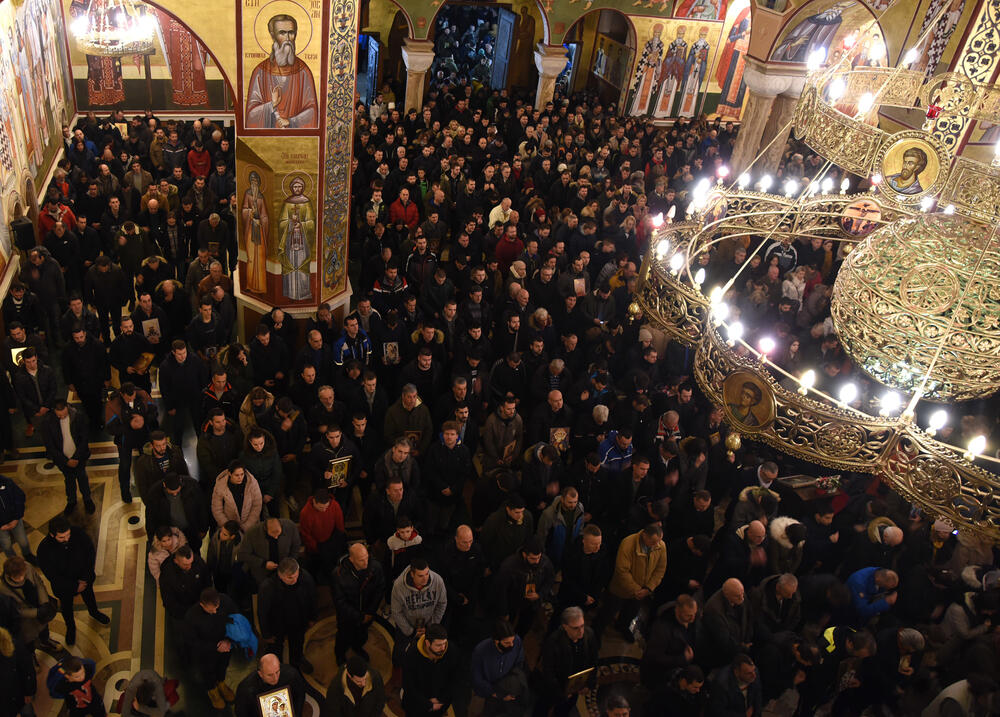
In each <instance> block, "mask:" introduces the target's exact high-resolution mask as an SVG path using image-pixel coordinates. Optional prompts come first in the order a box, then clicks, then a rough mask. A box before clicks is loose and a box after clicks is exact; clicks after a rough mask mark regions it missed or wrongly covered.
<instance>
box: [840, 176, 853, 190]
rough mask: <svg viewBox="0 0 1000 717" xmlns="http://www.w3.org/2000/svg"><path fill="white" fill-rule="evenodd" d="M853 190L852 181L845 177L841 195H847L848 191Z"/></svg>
mask: <svg viewBox="0 0 1000 717" xmlns="http://www.w3.org/2000/svg"><path fill="white" fill-rule="evenodd" d="M850 188H851V180H850V179H848V178H847V177H844V178H843V180H841V182H840V193H841V194H847V190H848V189H850Z"/></svg>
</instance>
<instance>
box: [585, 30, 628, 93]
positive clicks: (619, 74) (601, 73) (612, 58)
mask: <svg viewBox="0 0 1000 717" xmlns="http://www.w3.org/2000/svg"><path fill="white" fill-rule="evenodd" d="M632 55H633V51H632V49H631V48H629V47H626V46H625V45H623V44H621V43H620V42H617V41H615V40H613V39H611V38H610V37H608V36H607V35H604V34H602V33H598V34H597V47H596V48H595V50H594V59H593V67H591V70H590V71H591V72H592V73H593V74H595V75H597V76H598V77H600V78H601V79H602V80H604V81H605V82H607V83H608V84H610V85H612V86H613V87H617V88H619V89H621V87H622V85H624V84H625V78H626V76H627V75H628V70H629V68H630V67H631V66H632Z"/></svg>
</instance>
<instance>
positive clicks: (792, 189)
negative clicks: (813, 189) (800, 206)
mask: <svg viewBox="0 0 1000 717" xmlns="http://www.w3.org/2000/svg"><path fill="white" fill-rule="evenodd" d="M797 191H799V183H798V182H796V181H795V180H794V179H789V180H788V181H787V182H785V196H786V197H791V196H792V195H793V194H795V193H796V192H797Z"/></svg>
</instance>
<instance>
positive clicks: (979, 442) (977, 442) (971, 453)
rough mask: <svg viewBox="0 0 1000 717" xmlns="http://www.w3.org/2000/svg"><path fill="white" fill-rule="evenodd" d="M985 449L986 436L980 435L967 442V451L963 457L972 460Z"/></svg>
mask: <svg viewBox="0 0 1000 717" xmlns="http://www.w3.org/2000/svg"><path fill="white" fill-rule="evenodd" d="M985 448H986V436H984V435H982V434H980V435H978V436H976V437H975V438H973V439H972V440H971V441H969V450H968V451H967V452H966V454H965V457H966V458H968V459H969V460H972V459H973V458H975V457H976V456H978V455H979V454H980V453H982V452H983V450H984V449H985Z"/></svg>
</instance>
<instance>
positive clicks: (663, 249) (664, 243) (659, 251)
mask: <svg viewBox="0 0 1000 717" xmlns="http://www.w3.org/2000/svg"><path fill="white" fill-rule="evenodd" d="M668 251H670V242H669V241H668V240H666V239H660V241H658V242H657V243H656V258H657V259H662V258H663V257H665V256H666V255H667V252H668Z"/></svg>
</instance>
